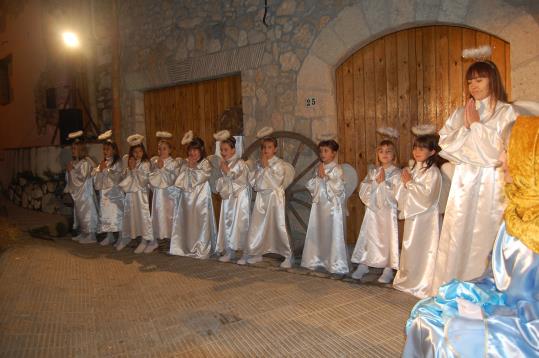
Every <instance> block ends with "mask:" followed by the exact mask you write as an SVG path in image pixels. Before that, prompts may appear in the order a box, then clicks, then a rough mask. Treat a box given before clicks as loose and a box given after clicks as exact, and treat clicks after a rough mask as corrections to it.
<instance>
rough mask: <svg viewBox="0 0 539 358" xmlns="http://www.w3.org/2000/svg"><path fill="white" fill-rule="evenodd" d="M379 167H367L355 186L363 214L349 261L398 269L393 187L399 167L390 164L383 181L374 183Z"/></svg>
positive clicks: (396, 181)
mask: <svg viewBox="0 0 539 358" xmlns="http://www.w3.org/2000/svg"><path fill="white" fill-rule="evenodd" d="M380 168H381V167H378V168H369V171H368V173H367V176H366V177H365V179H364V180H363V181H362V182H361V184H360V186H359V197H360V198H361V201H362V202H363V204H365V216H364V217H363V223H362V224H361V229H360V230H359V236H358V239H357V243H356V247H355V249H354V252H353V254H352V262H355V263H358V264H363V265H367V266H370V267H377V268H386V267H391V268H392V269H395V270H397V269H398V268H399V227H398V221H397V220H398V217H397V198H396V197H395V195H396V193H397V189H398V187H399V185H400V183H401V170H400V169H399V168H397V167H395V166H394V165H391V166H390V167H388V168H387V169H386V170H385V181H383V182H382V183H380V184H378V183H377V182H376V177H377V176H378V174H379V173H380Z"/></svg>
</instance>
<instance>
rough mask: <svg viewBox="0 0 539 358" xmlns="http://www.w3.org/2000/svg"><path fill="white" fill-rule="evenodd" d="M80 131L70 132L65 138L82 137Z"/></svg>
mask: <svg viewBox="0 0 539 358" xmlns="http://www.w3.org/2000/svg"><path fill="white" fill-rule="evenodd" d="M82 134H83V132H82V131H76V132H71V133H69V134H68V135H67V139H78V138H80V137H82Z"/></svg>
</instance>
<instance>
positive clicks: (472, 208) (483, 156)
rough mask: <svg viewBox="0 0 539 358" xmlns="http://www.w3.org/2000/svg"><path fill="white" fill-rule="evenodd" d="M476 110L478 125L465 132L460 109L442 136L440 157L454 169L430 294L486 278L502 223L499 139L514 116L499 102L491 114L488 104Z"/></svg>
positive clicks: (501, 176)
mask: <svg viewBox="0 0 539 358" xmlns="http://www.w3.org/2000/svg"><path fill="white" fill-rule="evenodd" d="M478 104H479V105H480V106H481V107H480V108H479V115H480V123H474V124H472V125H471V126H470V128H469V129H466V128H465V127H464V125H463V123H464V109H463V108H460V109H458V110H456V111H455V112H454V113H453V114H452V115H451V117H449V119H448V120H447V122H446V123H445V125H444V127H443V128H442V129H441V130H440V146H441V147H442V149H443V150H442V152H440V155H441V156H443V157H444V158H447V159H448V160H450V161H452V162H454V163H455V164H456V166H455V172H454V174H453V179H452V182H451V189H450V191H449V198H448V200H447V206H446V209H445V216H444V223H443V227H442V232H441V235H440V244H439V248H438V257H437V263H436V274H435V279H434V283H433V289H434V291H433V293H436V290H437V289H438V287H440V286H441V285H442V284H444V283H446V282H448V281H450V280H452V279H454V278H457V279H460V280H465V281H466V280H471V279H474V278H477V277H479V276H481V275H482V274H483V273H484V271H485V270H486V269H487V267H488V256H489V254H490V252H491V250H492V247H493V244H494V239H495V238H496V233H497V229H498V228H499V227H500V224H501V221H502V215H503V210H504V206H505V205H504V194H503V173H502V170H501V168H497V166H498V164H499V163H498V158H499V156H500V152H501V150H502V149H503V143H502V139H501V137H500V135H501V134H502V132H503V130H504V129H505V128H506V126H507V125H508V124H510V123H511V122H513V121H514V120H515V119H516V114H515V112H514V111H513V108H512V107H511V105H509V104H507V103H503V102H498V103H497V104H496V107H495V108H494V112H493V113H491V112H489V110H488V98H487V99H485V100H483V101H481V102H479V103H478Z"/></svg>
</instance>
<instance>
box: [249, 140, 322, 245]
mask: <svg viewBox="0 0 539 358" xmlns="http://www.w3.org/2000/svg"><path fill="white" fill-rule="evenodd" d="M272 136H273V137H275V138H277V143H278V148H277V156H278V157H279V158H282V159H284V160H285V161H287V162H289V163H290V164H292V166H293V167H294V169H295V175H294V180H293V181H292V183H291V184H290V185H289V186H288V188H287V189H286V191H285V198H286V228H287V230H288V233H289V234H290V235H291V238H292V241H296V240H298V239H299V240H301V239H304V238H305V235H306V233H307V224H308V221H309V212H310V210H311V197H310V194H309V191H308V190H307V189H306V188H305V182H306V181H307V180H308V179H310V175H311V173H312V170H313V168H314V167H315V166H316V164H317V163H318V162H319V159H318V147H317V145H316V143H314V142H313V141H312V140H311V139H309V138H307V137H305V136H303V135H301V134H298V133H293V132H286V131H280V132H273V134H272ZM261 142H262V139H258V140H256V141H255V142H253V143H252V144H251V145H250V146H249V147H248V148H247V149H246V150H245V153H244V154H243V159H244V160H248V159H252V160H257V159H258V158H260V144H261ZM291 244H293V243H291ZM295 246H296V245H293V246H292V250H294V247H295Z"/></svg>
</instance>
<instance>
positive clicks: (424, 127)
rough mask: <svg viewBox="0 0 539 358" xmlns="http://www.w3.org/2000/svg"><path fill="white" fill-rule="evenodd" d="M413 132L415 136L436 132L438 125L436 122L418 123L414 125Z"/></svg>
mask: <svg viewBox="0 0 539 358" xmlns="http://www.w3.org/2000/svg"><path fill="white" fill-rule="evenodd" d="M412 133H413V134H414V135H415V136H418V137H419V136H422V135H429V134H435V133H436V126H435V125H434V124H418V125H417V126H413V127H412Z"/></svg>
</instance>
